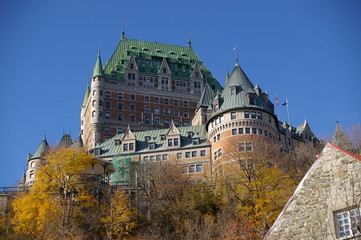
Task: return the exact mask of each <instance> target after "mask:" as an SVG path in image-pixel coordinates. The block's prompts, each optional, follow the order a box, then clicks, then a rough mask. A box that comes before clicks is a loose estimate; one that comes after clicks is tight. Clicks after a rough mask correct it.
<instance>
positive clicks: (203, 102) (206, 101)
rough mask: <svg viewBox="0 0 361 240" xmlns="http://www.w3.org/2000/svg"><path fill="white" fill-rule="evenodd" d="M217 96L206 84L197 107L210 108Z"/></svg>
mask: <svg viewBox="0 0 361 240" xmlns="http://www.w3.org/2000/svg"><path fill="white" fill-rule="evenodd" d="M215 96H216V94H215V93H214V92H213V90H212V89H211V87H210V86H209V85H208V84H206V85H205V86H204V89H203V92H202V96H201V98H200V99H199V102H198V106H197V107H208V106H209V105H210V104H211V103H212V101H213V99H214V97H215Z"/></svg>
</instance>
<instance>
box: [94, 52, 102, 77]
mask: <svg viewBox="0 0 361 240" xmlns="http://www.w3.org/2000/svg"><path fill="white" fill-rule="evenodd" d="M103 75H104V72H103V67H102V59H101V58H100V52H98V57H97V61H96V63H95V66H94V71H93V77H98V76H103Z"/></svg>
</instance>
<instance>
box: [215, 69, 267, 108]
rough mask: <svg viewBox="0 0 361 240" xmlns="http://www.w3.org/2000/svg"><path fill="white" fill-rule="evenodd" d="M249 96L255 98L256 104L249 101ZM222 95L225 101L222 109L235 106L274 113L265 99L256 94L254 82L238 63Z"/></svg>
mask: <svg viewBox="0 0 361 240" xmlns="http://www.w3.org/2000/svg"><path fill="white" fill-rule="evenodd" d="M231 89H233V90H231ZM231 91H232V92H233V94H231ZM234 91H235V92H234ZM249 96H252V97H253V98H254V100H255V104H250V103H249ZM221 97H222V98H223V103H222V105H221V106H220V110H222V111H225V110H228V109H234V108H259V109H262V110H264V111H266V112H269V113H271V114H273V111H272V110H271V109H270V108H269V107H268V106H267V104H266V103H265V102H264V101H263V99H262V98H261V97H260V96H258V95H257V94H256V92H255V90H254V86H253V84H252V82H251V81H250V80H249V79H248V77H247V75H246V74H245V73H244V72H243V70H242V68H241V67H240V66H239V65H238V64H236V66H235V67H234V68H233V71H232V73H231V75H230V76H229V78H228V80H227V82H226V86H225V87H224V89H223V92H222V95H221Z"/></svg>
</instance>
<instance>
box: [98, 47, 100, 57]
mask: <svg viewBox="0 0 361 240" xmlns="http://www.w3.org/2000/svg"><path fill="white" fill-rule="evenodd" d="M99 56H100V48H98V57H99Z"/></svg>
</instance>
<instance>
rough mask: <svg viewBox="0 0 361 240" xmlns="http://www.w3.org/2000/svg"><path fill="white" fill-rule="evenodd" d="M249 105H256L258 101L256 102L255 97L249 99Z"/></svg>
mask: <svg viewBox="0 0 361 240" xmlns="http://www.w3.org/2000/svg"><path fill="white" fill-rule="evenodd" d="M249 104H250V105H255V104H256V101H255V98H254V97H249Z"/></svg>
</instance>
